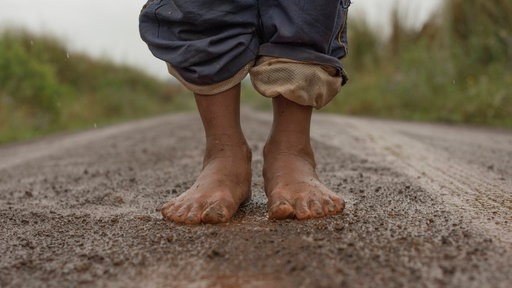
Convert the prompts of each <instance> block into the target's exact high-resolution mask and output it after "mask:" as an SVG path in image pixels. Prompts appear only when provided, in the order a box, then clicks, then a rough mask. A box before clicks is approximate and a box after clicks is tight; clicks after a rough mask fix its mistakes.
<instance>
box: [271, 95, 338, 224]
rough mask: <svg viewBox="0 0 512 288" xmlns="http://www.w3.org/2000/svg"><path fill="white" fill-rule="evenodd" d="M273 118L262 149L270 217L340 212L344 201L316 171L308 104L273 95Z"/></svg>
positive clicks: (313, 216)
mask: <svg viewBox="0 0 512 288" xmlns="http://www.w3.org/2000/svg"><path fill="white" fill-rule="evenodd" d="M272 101H273V107H274V122H273V123H272V131H271V133H270V137H269V138H268V140H267V143H266V145H265V150H264V155H263V156H264V159H265V164H264V166H263V178H264V179H265V192H266V193H267V197H268V215H269V218H271V219H285V218H293V217H295V218H297V219H309V218H319V217H325V216H328V215H335V214H338V213H341V212H343V209H344V208H345V202H343V200H342V199H341V198H340V197H338V196H337V195H336V194H334V193H333V192H332V191H330V190H329V189H328V188H327V187H325V186H324V185H323V184H322V183H321V182H320V180H319V179H318V176H317V174H316V171H315V168H316V164H315V157H314V154H313V149H312V148H311V142H310V136H309V134H310V125H311V114H312V108H311V107H307V106H302V105H299V104H296V103H294V102H292V101H289V100H288V99H286V98H284V97H281V96H279V97H275V98H273V100H272Z"/></svg>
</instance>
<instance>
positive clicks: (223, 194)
mask: <svg viewBox="0 0 512 288" xmlns="http://www.w3.org/2000/svg"><path fill="white" fill-rule="evenodd" d="M222 138H223V139H222ZM229 142H230V141H229V140H228V141H226V138H225V137H220V138H219V140H215V139H209V141H208V143H211V144H208V145H207V150H206V151H207V152H206V155H205V159H204V164H203V170H202V171H201V174H200V175H199V177H198V178H197V180H196V182H195V183H194V185H193V186H192V187H191V188H190V189H188V190H187V191H185V192H184V193H183V194H182V195H180V196H178V197H177V198H175V199H173V200H171V201H170V202H168V203H167V204H165V205H164V206H163V207H162V215H163V217H164V219H166V220H168V221H173V222H176V223H183V224H199V223H212V224H213V223H223V222H227V221H228V220H229V219H230V218H231V216H233V214H234V213H235V212H236V210H237V209H238V207H239V206H240V204H241V203H242V202H244V201H248V200H249V199H250V197H251V191H250V185H251V151H250V149H249V147H248V146H247V144H246V142H245V140H240V141H236V143H235V144H231V143H229Z"/></svg>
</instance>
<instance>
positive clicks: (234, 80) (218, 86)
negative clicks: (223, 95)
mask: <svg viewBox="0 0 512 288" xmlns="http://www.w3.org/2000/svg"><path fill="white" fill-rule="evenodd" d="M253 65H254V61H251V62H250V63H248V64H247V65H245V66H244V67H243V68H242V69H241V70H240V71H238V73H236V74H235V75H234V76H233V77H231V78H229V79H226V80H224V81H222V82H219V83H215V84H211V85H196V84H193V83H190V82H188V81H186V80H185V79H183V77H181V75H180V74H179V73H178V71H176V69H174V67H172V66H171V64H169V63H167V70H168V71H169V74H171V75H172V76H174V77H175V78H176V79H178V81H180V82H181V84H183V86H185V87H186V88H187V89H189V90H190V91H192V92H194V93H195V94H200V95H213V94H217V93H220V92H224V91H226V90H228V89H230V88H232V87H234V86H235V85H237V84H238V83H240V82H241V81H242V80H243V79H244V78H245V76H247V74H248V73H249V69H250V68H251V67H252V66H253Z"/></svg>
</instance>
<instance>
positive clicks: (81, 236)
mask: <svg viewBox="0 0 512 288" xmlns="http://www.w3.org/2000/svg"><path fill="white" fill-rule="evenodd" d="M243 115H244V116H243V124H244V130H245V131H246V134H247V135H248V138H249V139H248V140H249V142H250V144H251V146H252V149H253V154H254V161H253V168H254V169H253V170H254V175H253V187H252V189H253V194H254V198H253V200H252V201H251V202H250V203H249V204H248V205H246V206H244V207H242V209H241V210H240V212H239V213H238V214H236V216H235V217H234V219H233V220H232V221H231V222H230V223H228V224H223V225H216V226H214V225H202V226H198V227H187V226H179V225H175V224H172V223H166V222H164V221H162V220H161V218H160V214H159V212H158V211H157V208H158V207H159V206H161V205H162V204H163V203H165V201H166V200H168V199H170V198H172V197H176V196H177V195H179V193H181V192H183V191H184V189H186V188H187V187H188V186H189V185H191V184H192V183H193V181H194V178H195V176H196V175H197V173H198V172H199V168H200V164H201V160H202V155H201V153H202V146H203V140H202V139H201V136H202V131H201V126H200V123H199V119H198V117H197V116H196V115H195V114H187V113H184V114H175V115H170V116H165V117H160V118H154V119H149V120H145V121H139V122H134V123H127V124H122V125H118V126H113V127H106V128H101V129H95V130H91V131H87V132H83V133H79V134H72V135H66V136H57V137H51V138H47V139H43V140H39V141H35V142H31V143H21V144H17V145H8V146H3V147H0V217H1V219H2V220H1V222H0V252H1V254H0V287H197V288H202V287H512V273H511V272H510V271H512V268H511V267H512V131H506V130H485V129H480V128H464V127H450V126H440V125H429V124H410V123H401V122H390V121H377V120H368V119H357V118H348V117H339V116H330V115H319V114H317V115H315V118H314V129H313V131H314V132H313V137H314V147H315V149H316V151H317V162H318V163H319V167H318V170H319V174H320V176H321V178H322V179H323V180H324V181H325V183H326V184H327V185H328V186H330V187H331V188H332V189H333V190H334V191H335V192H336V193H338V194H339V195H341V196H342V197H343V198H345V199H346V202H347V208H346V211H345V213H344V214H343V215H340V216H336V217H332V218H328V219H323V220H310V221H303V222H300V221H293V220H289V221H269V220H267V218H266V201H265V196H264V193H263V190H262V187H263V181H262V178H261V175H260V170H261V166H262V158H261V150H262V146H263V143H264V141H265V138H266V134H267V131H268V129H269V127H270V121H271V116H270V114H267V113H263V112H255V111H252V110H244V112H243Z"/></svg>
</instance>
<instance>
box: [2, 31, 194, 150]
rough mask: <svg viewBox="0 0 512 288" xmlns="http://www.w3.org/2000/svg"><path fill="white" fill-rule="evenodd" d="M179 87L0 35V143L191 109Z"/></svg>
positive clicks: (36, 39) (43, 39)
mask: <svg viewBox="0 0 512 288" xmlns="http://www.w3.org/2000/svg"><path fill="white" fill-rule="evenodd" d="M184 93H187V92H186V91H185V90H184V89H182V88H180V87H179V86H178V85H173V84H170V83H165V82H163V81H159V80H156V79H154V78H152V77H150V76H148V75H146V74H144V73H143V72H141V71H139V70H137V69H134V68H132V67H127V66H123V65H116V64H113V63H112V62H109V61H108V60H95V59H91V58H90V57H88V56H86V55H83V54H74V53H73V54H69V52H68V51H67V49H66V47H65V45H64V44H63V43H61V42H60V41H59V40H57V39H54V38H52V37H48V36H36V35H32V34H30V33H27V32H24V31H12V30H10V31H4V32H3V33H2V34H1V35H0V143H5V142H8V141H17V140H26V139H30V138H34V137H37V136H40V135H45V134H48V133H52V132H56V131H69V130H75V129H80V128H92V127H95V126H100V125H103V124H107V123H113V122H118V121H122V120H127V119H134V118H140V117H144V116H148V115H155V114H160V113H167V112H170V111H175V110H180V109H184V108H187V107H191V104H192V103H189V102H187V101H190V100H187V99H190V97H180V96H181V94H184Z"/></svg>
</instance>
